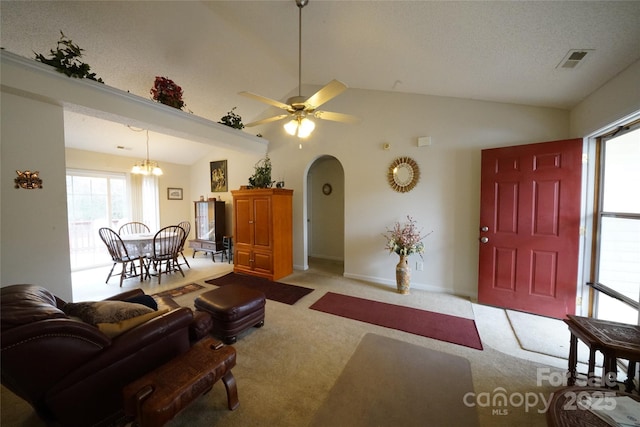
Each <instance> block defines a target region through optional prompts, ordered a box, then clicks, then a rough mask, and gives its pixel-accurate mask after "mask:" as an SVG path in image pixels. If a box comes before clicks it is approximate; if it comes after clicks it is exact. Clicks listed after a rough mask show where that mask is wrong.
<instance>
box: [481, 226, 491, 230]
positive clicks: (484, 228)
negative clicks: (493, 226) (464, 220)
mask: <svg viewBox="0 0 640 427" xmlns="http://www.w3.org/2000/svg"><path fill="white" fill-rule="evenodd" d="M480 231H489V227H487V226H486V225H485V226H484V227H482V228H480Z"/></svg>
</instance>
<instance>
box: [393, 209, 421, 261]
mask: <svg viewBox="0 0 640 427" xmlns="http://www.w3.org/2000/svg"><path fill="white" fill-rule="evenodd" d="M429 234H431V233H427V234H424V235H423V234H422V230H418V229H417V223H416V221H415V220H414V219H413V218H412V217H410V216H409V215H407V222H405V223H404V224H400V223H399V222H396V223H395V225H394V226H393V228H392V229H388V228H387V232H386V233H385V234H383V236H384V237H385V238H386V239H387V245H386V246H385V249H387V250H388V251H389V253H391V252H395V253H397V254H398V255H400V256H408V255H413V254H419V255H420V256H421V257H422V254H423V253H424V243H423V242H422V240H423V239H424V238H425V237H427V236H428V235H429Z"/></svg>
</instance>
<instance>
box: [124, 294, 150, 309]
mask: <svg viewBox="0 0 640 427" xmlns="http://www.w3.org/2000/svg"><path fill="white" fill-rule="evenodd" d="M125 301H127V302H135V303H137V304H142V305H146V306H147V307H149V308H153V309H154V310H157V309H158V303H157V302H156V300H155V299H153V297H152V296H151V295H137V296H135V297H131V298H127V299H126V300H125Z"/></svg>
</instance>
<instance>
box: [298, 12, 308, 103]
mask: <svg viewBox="0 0 640 427" xmlns="http://www.w3.org/2000/svg"><path fill="white" fill-rule="evenodd" d="M308 3H309V0H296V6H298V96H302V8H303V7H305V6H306V5H307V4H308Z"/></svg>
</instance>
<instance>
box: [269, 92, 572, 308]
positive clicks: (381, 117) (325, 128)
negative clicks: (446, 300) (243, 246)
mask: <svg viewBox="0 0 640 427" xmlns="http://www.w3.org/2000/svg"><path fill="white" fill-rule="evenodd" d="M306 92H309V93H313V92H314V90H313V88H310V89H308V90H307V91H306ZM323 107H325V106H323ZM326 109H327V110H330V111H338V112H348V113H350V114H354V115H356V116H358V117H360V118H361V119H362V122H361V123H360V124H357V125H347V124H340V123H333V122H326V121H320V120H316V126H317V127H316V130H315V132H314V133H313V134H312V136H311V138H310V139H309V140H308V141H307V142H303V148H302V149H301V150H300V149H299V148H298V142H297V141H295V140H293V138H291V137H289V136H287V135H286V134H284V131H283V130H282V127H281V125H280V124H276V125H272V126H269V127H268V128H267V127H265V128H264V129H260V131H262V133H263V134H264V135H265V136H266V137H267V138H268V139H269V141H270V142H271V143H270V147H269V155H270V157H271V159H272V163H273V169H274V174H275V175H276V176H277V175H278V174H279V173H283V172H286V177H287V179H286V181H287V185H286V186H287V188H292V189H293V190H294V265H295V266H296V268H305V267H306V265H307V260H306V256H307V255H308V252H307V248H306V241H305V238H306V236H305V229H304V227H305V224H306V220H307V216H308V213H307V212H306V209H305V206H306V204H307V197H309V195H308V193H307V188H306V174H307V171H308V169H309V167H310V165H311V164H312V163H313V161H315V159H317V158H318V157H320V156H322V155H330V156H334V157H335V158H336V159H338V161H339V162H340V163H341V164H342V167H343V168H344V185H345V188H344V191H345V196H344V198H345V212H344V222H345V224H344V229H345V238H344V248H345V250H344V264H345V265H344V271H345V273H344V274H345V276H347V277H353V278H359V279H364V280H368V281H372V282H376V283H382V284H387V285H389V287H390V289H393V288H394V287H395V265H396V263H397V256H396V255H390V254H388V253H387V252H386V251H385V250H384V245H385V240H384V238H383V237H382V233H384V232H385V230H386V228H387V227H391V226H392V225H393V223H394V221H398V220H400V221H402V220H404V219H405V218H406V216H407V215H411V216H413V217H414V218H415V219H416V220H417V221H418V224H419V226H422V227H424V231H425V232H429V231H433V234H432V235H431V236H429V237H428V238H427V239H426V241H425V243H426V253H425V256H424V271H415V270H414V271H413V274H412V286H414V287H420V288H425V289H433V290H438V291H443V292H449V293H456V294H460V295H471V296H475V295H476V293H477V292H476V288H477V268H478V267H477V258H478V221H479V218H478V215H479V187H480V184H479V177H480V150H481V149H482V148H491V147H498V146H508V145H516V144H526V143H533V142H543V141H550V140H557V139H564V138H567V137H569V129H568V127H569V119H568V118H569V113H568V112H567V111H564V110H557V109H545V108H534V107H527V106H520V105H508V104H499V103H491V102H481V101H472V100H463V99H454V98H442V97H434V96H421V95H410V94H402V93H392V92H372V91H365V90H356V89H349V90H348V91H347V92H345V93H343V94H342V95H340V96H339V97H337V98H336V99H334V100H332V101H331V102H330V103H329V104H327V105H326ZM418 136H431V137H432V140H433V145H432V146H430V147H417V137H418ZM385 142H388V143H390V144H391V149H390V150H389V151H385V150H383V149H382V144H383V143H385ZM398 156H411V157H412V158H413V159H414V160H415V161H416V162H417V163H418V165H419V167H420V170H421V178H420V181H419V183H418V185H417V186H416V187H415V188H414V189H413V190H412V191H411V192H408V193H397V192H395V191H393V190H392V189H391V188H390V187H389V185H388V183H387V180H386V172H387V168H388V166H389V164H390V163H391V162H392V161H393V159H395V158H396V157H398ZM419 259H420V258H419V257H417V258H416V257H414V258H413V259H412V260H411V261H412V267H414V268H415V261H417V260H419Z"/></svg>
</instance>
